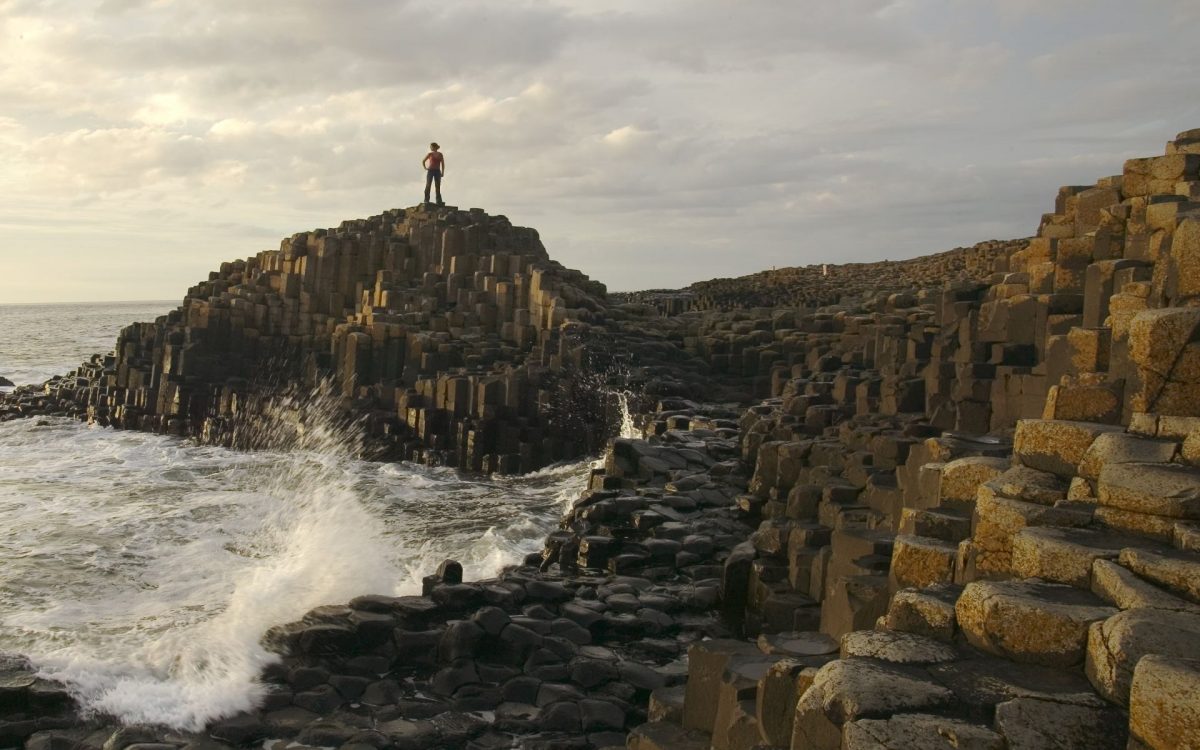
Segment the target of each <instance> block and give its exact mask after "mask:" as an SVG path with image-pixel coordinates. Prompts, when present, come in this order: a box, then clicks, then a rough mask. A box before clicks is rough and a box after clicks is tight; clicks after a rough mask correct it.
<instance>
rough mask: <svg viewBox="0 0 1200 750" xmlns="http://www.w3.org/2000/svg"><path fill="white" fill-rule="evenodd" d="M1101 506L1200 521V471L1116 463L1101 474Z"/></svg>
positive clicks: (1184, 467) (1155, 465) (1190, 468)
mask: <svg viewBox="0 0 1200 750" xmlns="http://www.w3.org/2000/svg"><path fill="white" fill-rule="evenodd" d="M1097 486H1098V494H1097V497H1098V499H1099V501H1100V504H1101V505H1105V506H1110V507H1113V508H1119V509H1122V510H1126V511H1131V512H1134V513H1143V514H1147V515H1155V516H1165V517H1168V518H1179V519H1200V469H1195V468H1192V467H1189V466H1180V465H1178V464H1137V463H1128V464H1117V465H1109V466H1105V467H1104V469H1102V470H1101V472H1100V480H1099V483H1098V485H1097Z"/></svg>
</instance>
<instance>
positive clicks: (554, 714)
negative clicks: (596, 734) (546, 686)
mask: <svg viewBox="0 0 1200 750" xmlns="http://www.w3.org/2000/svg"><path fill="white" fill-rule="evenodd" d="M538 723H539V724H540V725H541V727H542V729H543V730H546V731H550V732H578V731H579V730H580V710H579V704H577V703H571V702H567V701H563V702H559V703H553V704H550V705H548V706H546V707H545V708H543V709H542V713H541V716H540V717H539V719H538Z"/></svg>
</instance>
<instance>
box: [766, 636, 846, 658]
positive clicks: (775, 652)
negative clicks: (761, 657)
mask: <svg viewBox="0 0 1200 750" xmlns="http://www.w3.org/2000/svg"><path fill="white" fill-rule="evenodd" d="M757 643H758V648H759V650H760V651H762V652H763V653H764V654H770V655H772V656H781V657H782V656H795V657H803V656H823V655H825V654H833V653H837V650H838V642H837V640H835V639H834V638H831V637H830V636H828V635H826V634H825V633H820V632H817V631H809V632H789V633H771V634H767V633H764V634H762V635H760V636H759V637H758V641H757Z"/></svg>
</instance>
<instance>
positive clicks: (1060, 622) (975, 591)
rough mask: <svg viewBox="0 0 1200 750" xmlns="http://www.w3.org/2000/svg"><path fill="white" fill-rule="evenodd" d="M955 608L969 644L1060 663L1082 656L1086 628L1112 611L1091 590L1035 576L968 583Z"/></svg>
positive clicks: (1024, 659)
mask: <svg viewBox="0 0 1200 750" xmlns="http://www.w3.org/2000/svg"><path fill="white" fill-rule="evenodd" d="M954 609H955V613H956V615H957V617H958V626H959V628H961V629H962V631H963V633H964V635H966V638H967V641H968V642H969V643H970V644H971V645H972V646H975V647H976V648H979V649H982V650H984V651H987V652H989V653H993V654H996V655H997V656H1003V657H1005V658H1009V659H1013V660H1014V661H1019V662H1027V663H1031V664H1046V665H1052V666H1064V667H1065V666H1070V665H1073V664H1076V663H1078V662H1079V661H1081V660H1082V659H1083V655H1084V651H1085V648H1086V644H1087V632H1088V626H1089V625H1090V624H1091V623H1093V622H1096V621H1098V620H1103V619H1104V618H1106V617H1109V616H1111V615H1113V614H1115V613H1116V610H1115V609H1114V608H1112V607H1109V606H1107V605H1105V604H1104V603H1103V602H1102V601H1100V600H1099V599H1098V598H1096V596H1095V595H1093V594H1092V593H1090V592H1087V591H1082V590H1080V589H1077V588H1074V587H1071V586H1065V585H1062V584H1057V583H1046V582H1044V581H1039V580H1037V579H1033V580H1030V581H976V582H974V583H970V584H967V586H966V588H965V589H963V593H962V596H960V597H959V599H958V603H957V604H956V605H955V608H954Z"/></svg>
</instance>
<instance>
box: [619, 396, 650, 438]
mask: <svg viewBox="0 0 1200 750" xmlns="http://www.w3.org/2000/svg"><path fill="white" fill-rule="evenodd" d="M615 394H616V397H617V407H618V408H619V409H620V410H621V431H620V432H619V433H618V437H623V438H629V439H631V440H638V439H641V438H642V437H644V436H643V434H642V430H641V428H639V427H638V425H637V422H636V421H635V420H634V417H633V412H631V411H630V410H629V399H630V397H631V396H632V395H633V394H631V393H630V392H629V391H616V392H615Z"/></svg>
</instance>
